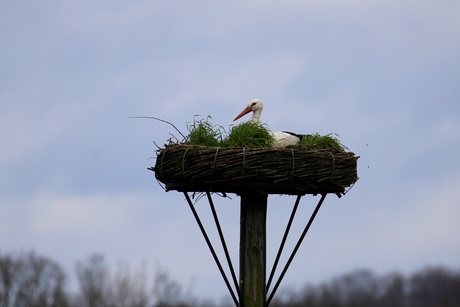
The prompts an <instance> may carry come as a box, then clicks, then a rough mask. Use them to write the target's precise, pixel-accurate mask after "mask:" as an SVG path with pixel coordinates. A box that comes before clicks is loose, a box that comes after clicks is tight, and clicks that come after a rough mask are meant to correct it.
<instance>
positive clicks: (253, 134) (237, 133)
mask: <svg viewBox="0 0 460 307" xmlns="http://www.w3.org/2000/svg"><path fill="white" fill-rule="evenodd" d="M223 143H224V146H225V147H259V148H267V147H272V145H273V136H272V134H271V133H270V132H269V131H268V129H267V128H266V126H265V125H264V124H258V123H253V122H243V123H241V124H239V125H237V126H234V127H232V129H231V130H230V133H229V134H228V136H227V138H225V139H224V142H223Z"/></svg>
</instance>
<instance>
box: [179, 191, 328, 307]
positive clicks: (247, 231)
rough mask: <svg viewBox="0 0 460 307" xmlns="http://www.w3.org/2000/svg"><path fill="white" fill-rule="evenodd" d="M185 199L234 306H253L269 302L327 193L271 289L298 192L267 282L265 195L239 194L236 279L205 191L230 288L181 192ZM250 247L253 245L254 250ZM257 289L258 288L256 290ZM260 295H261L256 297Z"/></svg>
mask: <svg viewBox="0 0 460 307" xmlns="http://www.w3.org/2000/svg"><path fill="white" fill-rule="evenodd" d="M184 195H185V199H186V200H187V202H188V204H189V206H190V209H191V210H192V213H193V216H194V217H195V220H196V222H197V223H198V226H199V228H200V230H201V233H202V234H203V237H204V239H205V241H206V244H207V245H208V247H209V250H210V251H211V254H212V256H213V258H214V261H215V262H216V264H217V267H218V268H219V271H220V273H221V275H222V277H223V279H224V282H225V285H226V286H227V289H228V291H229V292H230V295H231V297H232V299H233V302H234V303H235V306H237V307H252V306H253V305H257V306H265V307H268V306H269V304H270V302H271V301H272V299H273V296H274V295H275V293H276V291H277V290H278V287H279V285H280V284H281V281H282V280H283V278H284V275H285V274H286V272H287V270H288V268H289V266H290V265H291V262H292V260H293V259H294V257H295V255H296V253H297V251H298V249H299V247H300V245H301V244H302V241H303V239H304V238H305V235H306V234H307V232H308V230H309V229H310V226H311V224H312V223H313V220H314V219H315V217H316V214H317V213H318V211H319V209H320V208H321V205H322V204H323V202H324V199H325V198H326V195H327V194H321V198H320V200H319V201H318V204H317V205H316V208H315V210H314V211H313V213H312V214H311V217H310V219H309V220H308V223H307V225H306V226H305V228H304V230H303V232H302V234H301V236H300V238H299V239H298V241H297V244H296V245H295V247H294V249H293V251H292V253H291V255H290V256H289V258H288V260H287V262H286V264H285V266H284V268H283V270H282V272H281V274H280V276H279V277H278V279H277V281H276V283H275V285H274V287H273V290H271V292H270V295H269V290H270V285H271V283H272V281H273V277H274V275H275V271H276V269H277V266H278V264H279V260H280V258H281V254H282V252H283V250H284V246H285V243H286V240H287V237H288V234H289V231H290V229H291V226H292V222H293V220H294V217H295V214H296V212H297V208H298V206H299V203H300V199H301V198H302V195H298V196H297V199H296V201H295V204H294V207H293V209H292V213H291V216H290V218H289V221H288V223H287V226H286V230H285V232H284V235H283V239H282V240H281V244H280V247H279V249H278V253H277V255H276V258H275V261H274V264H273V267H272V269H271V271H270V276H269V278H268V281H267V283H266V284H265V266H266V263H265V262H266V261H265V253H266V250H265V245H266V238H265V230H266V224H265V218H266V209H267V195H257V194H255V193H250V194H244V195H240V196H241V197H242V198H241V200H242V202H241V220H240V222H241V229H240V232H241V233H240V281H239V283H238V280H237V278H236V274H235V270H234V268H233V264H232V261H231V258H230V254H229V252H228V248H227V244H226V242H225V238H224V234H223V232H222V228H221V226H220V222H219V219H218V216H217V213H216V209H215V207H214V203H213V201H212V197H211V193H209V192H206V196H207V198H208V202H209V206H210V208H211V211H212V215H213V218H214V222H215V224H216V228H217V231H218V233H219V238H220V241H221V243H222V248H223V250H224V253H225V257H226V260H227V264H228V267H229V269H230V273H231V277H232V281H233V284H234V288H235V290H236V294H235V291H234V290H233V288H232V286H231V284H230V282H229V279H228V277H227V274H226V273H225V271H224V269H223V267H222V264H221V263H220V260H219V258H218V256H217V254H216V252H215V250H214V247H213V245H212V243H211V241H210V240H209V237H208V235H207V233H206V230H205V228H204V226H203V224H202V222H201V220H200V218H199V216H198V213H197V211H196V209H195V207H194V205H193V203H192V201H191V199H190V197H189V195H188V193H187V192H184ZM254 247H257V248H256V249H254ZM259 290H260V291H259ZM249 292H250V293H249ZM248 295H249V296H248ZM259 295H262V296H259Z"/></svg>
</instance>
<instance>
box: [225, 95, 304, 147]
mask: <svg viewBox="0 0 460 307" xmlns="http://www.w3.org/2000/svg"><path fill="white" fill-rule="evenodd" d="M263 108H264V105H263V104H262V102H261V101H260V100H259V99H253V100H251V101H249V103H248V106H247V107H246V108H245V109H244V110H243V111H241V113H240V114H238V116H237V117H235V119H234V120H233V121H235V120H237V119H239V118H240V117H243V116H244V115H246V114H248V113H250V112H254V113H252V117H251V119H250V121H252V122H253V123H258V122H259V119H260V114H262V110H263ZM270 133H271V134H272V136H273V139H274V140H275V141H274V143H273V147H275V148H286V147H288V146H293V145H297V144H299V143H300V141H301V140H302V137H303V135H300V134H295V133H293V132H288V131H283V132H281V131H276V132H270Z"/></svg>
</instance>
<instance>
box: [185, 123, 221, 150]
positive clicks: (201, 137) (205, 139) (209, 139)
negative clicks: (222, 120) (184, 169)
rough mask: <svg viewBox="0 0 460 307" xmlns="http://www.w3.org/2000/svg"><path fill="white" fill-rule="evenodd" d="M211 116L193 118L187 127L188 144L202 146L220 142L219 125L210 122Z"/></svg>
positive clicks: (215, 144) (214, 144)
mask: <svg viewBox="0 0 460 307" xmlns="http://www.w3.org/2000/svg"><path fill="white" fill-rule="evenodd" d="M210 119H211V117H210V116H208V118H207V119H206V120H204V119H200V120H196V119H195V118H194V119H193V123H190V124H189V125H188V126H187V128H188V131H189V133H190V134H189V136H188V141H187V143H188V144H190V145H202V146H219V145H220V144H221V143H222V131H221V127H216V126H215V125H212V124H211V123H210V121H209V120H210Z"/></svg>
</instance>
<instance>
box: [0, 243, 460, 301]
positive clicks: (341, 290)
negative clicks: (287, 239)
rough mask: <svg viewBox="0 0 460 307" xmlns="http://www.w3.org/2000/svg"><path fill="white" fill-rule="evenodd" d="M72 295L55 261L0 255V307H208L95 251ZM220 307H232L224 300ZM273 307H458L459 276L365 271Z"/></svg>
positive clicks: (165, 279)
mask: <svg viewBox="0 0 460 307" xmlns="http://www.w3.org/2000/svg"><path fill="white" fill-rule="evenodd" d="M75 275H76V279H77V283H78V290H73V291H70V290H69V289H68V277H67V274H66V273H65V272H64V270H63V269H62V267H61V266H60V265H59V264H58V263H57V262H55V261H54V260H52V259H50V258H47V257H45V256H41V255H38V254H36V253H34V252H22V253H9V254H5V253H0V307H77V306H78V307H128V306H129V307H211V306H217V305H219V304H216V303H215V302H213V301H210V300H206V299H198V298H196V297H195V296H194V295H193V293H191V291H190V290H188V291H184V289H183V287H182V286H181V285H180V284H179V283H178V282H176V281H174V280H172V279H171V278H170V276H169V275H168V273H167V272H165V271H163V270H157V271H156V272H154V273H153V276H149V274H148V273H147V269H146V267H145V266H140V267H139V268H138V269H132V268H130V267H128V266H120V267H118V268H117V269H116V270H115V271H112V270H110V269H109V266H108V265H107V263H106V261H105V258H104V257H103V256H102V255H100V254H94V255H92V256H90V257H88V258H87V259H85V260H83V261H78V262H77V263H76V265H75ZM225 302H226V303H221V304H220V305H221V306H232V303H231V301H225ZM270 306H272V307H300V306H302V307H304V306H307V307H348V306H353V307H360V306H363V307H364V306H366V307H367V306H375V307H380V306H382V307H383V306H385V307H434V306H436V307H439V306H443V307H454V306H455V307H460V271H459V270H452V269H447V268H444V267H431V268H425V269H422V270H419V271H417V272H415V273H413V274H412V275H411V276H408V277H404V276H403V275H401V274H399V273H390V274H386V275H382V276H379V275H376V274H374V273H373V272H371V271H369V270H357V271H353V272H350V273H347V274H343V275H341V276H338V277H336V278H333V279H331V280H330V281H327V282H324V283H321V284H316V285H312V284H306V285H305V286H304V287H302V288H300V289H299V290H287V289H286V290H283V291H280V292H279V293H278V294H277V296H276V297H275V299H274V300H273V301H272V303H271V304H270Z"/></svg>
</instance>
